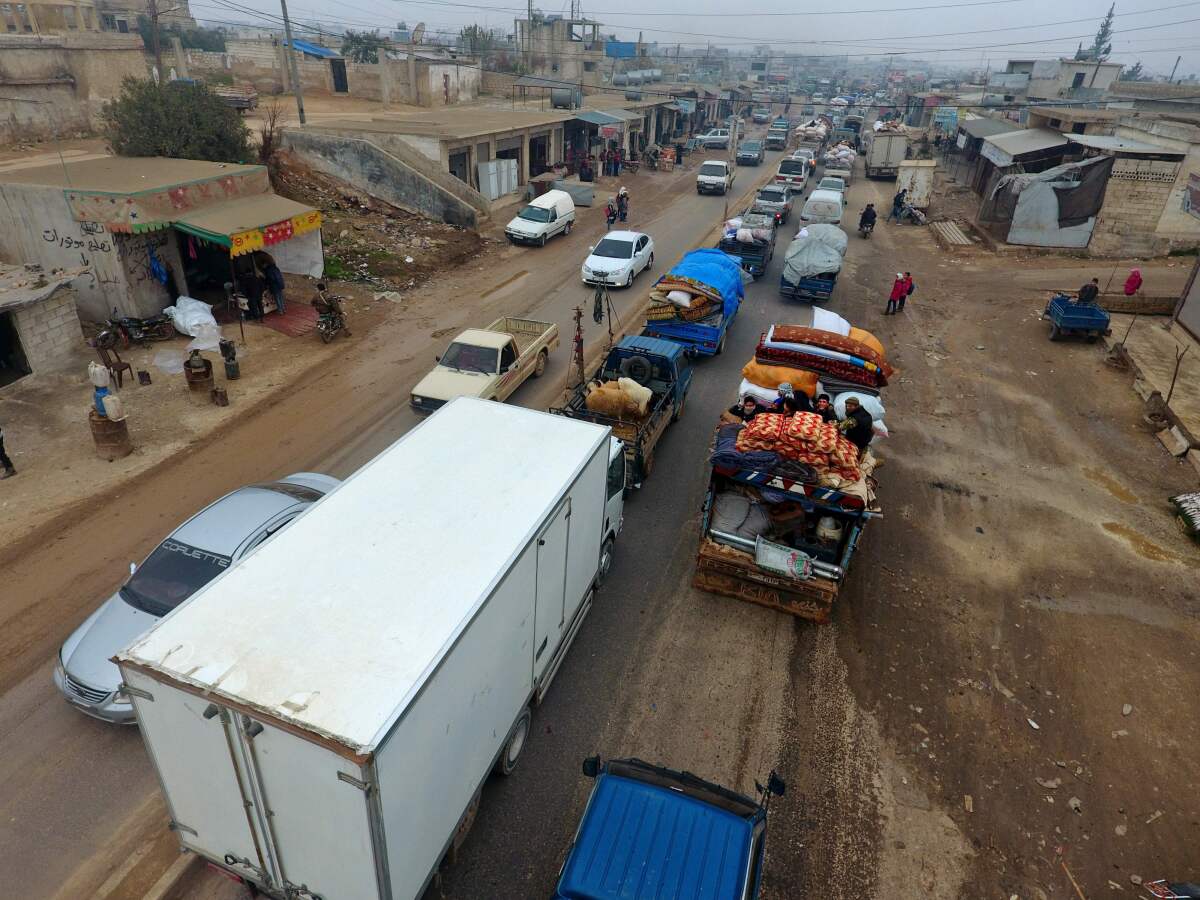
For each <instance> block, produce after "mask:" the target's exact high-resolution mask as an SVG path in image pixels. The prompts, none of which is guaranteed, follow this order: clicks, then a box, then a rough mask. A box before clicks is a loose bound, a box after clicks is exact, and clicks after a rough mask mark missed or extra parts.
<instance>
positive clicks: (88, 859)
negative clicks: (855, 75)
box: [0, 166, 766, 898]
mask: <svg viewBox="0 0 1200 900" xmlns="http://www.w3.org/2000/svg"><path fill="white" fill-rule="evenodd" d="M765 173H766V170H765V169H762V170H758V172H757V173H756V172H755V170H747V171H745V172H743V174H742V176H741V178H740V179H739V181H740V183H739V188H748V187H749V184H750V181H751V178H752V177H753V176H754V175H755V174H763V175H765ZM694 179H695V170H694V166H693V167H692V168H691V169H690V170H684V171H680V172H676V173H674V174H673V175H657V174H643V175H641V176H638V177H635V178H630V179H625V182H626V183H628V184H629V186H630V189H631V192H632V194H633V201H632V204H631V215H630V221H629V223H628V227H630V228H634V229H644V230H646V231H648V232H649V233H651V234H652V235H653V236H654V238H655V243H656V247H657V261H656V266H655V272H661V271H662V270H663V268H664V266H666V265H669V263H670V261H672V260H674V259H677V258H678V257H679V256H680V255H681V254H682V253H683V252H684V251H685V250H687V249H690V248H691V247H693V246H695V244H696V242H697V241H698V240H699V239H700V238H701V237H702V236H703V235H704V234H705V233H706V232H707V231H708V230H709V229H710V228H711V227H712V226H714V225H715V224H716V223H717V222H718V220H719V218H720V216H721V214H722V210H723V209H724V203H723V201H722V200H721V198H714V197H698V196H696V195H695V192H694ZM603 230H604V225H603V221H602V218H601V217H600V212H599V210H598V209H593V210H591V211H590V212H588V213H585V216H584V220H583V222H582V223H581V226H580V227H579V228H577V229H576V230H575V231H574V232H573V234H572V235H571V236H569V237H568V238H563V239H556V240H555V241H554V242H552V243H551V244H549V245H548V246H547V247H546V248H544V249H537V248H516V247H505V248H502V249H500V250H498V251H496V252H494V253H492V254H489V255H487V256H484V257H483V258H481V260H480V261H479V262H478V263H477V264H475V265H472V266H469V267H467V268H465V269H463V270H460V271H458V272H455V273H452V274H451V275H450V276H449V277H447V278H444V279H441V280H439V281H438V282H437V283H436V284H432V283H431V284H430V285H429V286H428V289H427V290H426V291H423V292H422V293H421V294H420V296H419V297H417V298H415V299H414V300H412V301H410V302H409V303H407V304H405V305H404V306H403V308H402V310H401V312H400V313H399V315H398V316H397V317H396V318H395V319H393V320H392V321H390V322H388V323H386V324H385V325H383V326H379V327H376V328H375V329H373V330H372V331H371V332H370V334H369V335H368V336H367V337H365V338H356V339H354V340H351V341H346V342H345V343H342V344H341V345H340V346H341V352H340V354H338V356H337V357H336V358H335V359H334V361H333V362H332V363H331V364H327V365H325V366H322V367H320V368H318V369H314V370H311V371H310V372H308V373H307V374H306V375H304V376H303V377H301V378H300V379H299V380H298V381H297V382H296V383H295V384H294V385H293V386H292V388H291V391H290V392H289V393H288V394H287V395H286V396H284V397H282V398H281V399H279V401H278V402H276V403H273V404H270V405H267V406H265V407H263V408H261V409H259V410H258V411H257V412H256V414H255V415H253V416H251V417H247V418H246V419H244V420H239V421H236V422H234V423H233V424H231V425H230V426H229V427H227V428H225V429H223V430H222V431H218V432H217V433H215V434H214V435H212V436H211V437H210V438H209V439H207V440H206V441H204V442H202V443H200V444H198V445H195V446H193V448H192V449H191V452H188V453H186V454H183V455H180V456H179V457H177V458H175V459H172V460H170V461H168V462H167V463H165V464H163V465H160V466H158V467H156V468H155V469H152V470H151V471H150V472H149V473H147V474H146V475H145V476H142V477H140V478H138V479H136V480H135V481H134V482H133V483H131V484H130V485H129V486H128V487H127V488H126V489H125V490H123V491H121V492H120V494H119V495H118V496H116V497H114V498H112V499H111V500H110V501H109V502H106V503H103V504H93V505H84V506H81V507H80V508H78V510H77V512H76V513H75V514H74V515H73V516H72V517H70V518H69V519H67V520H66V521H63V522H61V523H60V527H59V528H57V529H56V530H55V531H53V533H52V534H51V535H50V537H49V538H44V537H42V536H40V535H39V536H38V539H37V540H27V541H23V542H20V543H18V544H14V545H10V546H9V547H6V548H5V549H4V550H3V551H2V552H0V566H2V567H3V570H4V572H5V577H4V588H5V589H4V591H3V595H2V596H0V634H2V635H3V637H2V638H0V682H2V683H3V684H5V685H12V687H11V688H10V689H9V690H7V691H6V692H5V693H4V695H3V696H0V756H2V757H3V758H4V763H3V764H0V846H2V847H4V848H5V852H4V853H3V854H2V855H0V884H10V883H18V881H16V879H20V883H23V884H25V885H26V890H27V896H29V897H46V896H52V895H54V893H55V891H56V890H58V889H60V888H61V887H62V886H63V885H67V886H68V887H69V890H67V892H66V893H63V894H62V895H61V896H63V897H64V898H65V897H77V896H81V895H82V892H84V891H88V890H92V889H94V888H95V886H96V885H99V884H101V883H102V882H104V881H105V880H106V879H108V878H109V877H110V876H111V874H112V872H113V870H114V866H115V865H116V864H117V862H119V861H123V860H124V859H125V858H126V857H127V856H128V854H130V853H134V852H136V851H137V850H138V849H142V848H150V847H153V848H156V849H154V852H151V850H150V849H146V857H145V860H144V861H143V862H139V863H138V864H137V865H135V866H134V867H133V868H132V869H130V870H129V872H128V873H127V878H126V879H125V880H127V881H128V884H130V885H140V884H141V883H142V882H143V881H144V880H145V876H146V873H147V871H152V870H154V868H155V867H156V866H157V867H158V868H159V869H161V868H162V867H163V863H162V854H161V846H163V845H167V846H169V845H170V844H172V843H173V838H172V837H171V836H170V835H169V834H167V833H165V832H162V831H156V832H154V833H152V835H151V836H150V837H147V836H144V835H143V834H142V833H141V831H140V830H139V829H137V828H135V827H133V826H132V825H128V826H126V827H119V823H124V822H126V821H130V822H132V821H134V820H136V818H137V812H138V811H139V810H144V809H145V808H146V804H147V803H149V802H150V800H151V798H152V797H153V795H154V793H155V788H156V784H155V781H154V778H153V774H152V773H151V771H150V769H149V767H148V765H147V763H146V759H145V754H144V750H143V748H142V744H141V740H140V738H139V736H138V734H137V732H136V730H134V729H125V730H119V729H112V728H107V727H105V726H104V725H102V724H101V723H98V722H94V721H92V720H89V719H87V718H85V717H83V716H81V715H79V714H78V713H76V712H75V711H74V710H72V709H70V708H68V707H67V706H66V704H65V702H64V701H63V700H62V699H61V697H59V696H58V695H57V694H56V693H55V692H54V690H53V688H52V686H51V682H50V661H51V660H52V658H53V655H54V654H55V653H56V652H57V649H58V646H59V644H60V643H61V641H62V640H63V639H64V638H65V637H66V636H67V635H68V634H69V633H70V631H71V630H72V629H73V628H74V627H75V626H76V625H77V624H78V623H79V622H80V621H82V620H83V619H84V618H85V617H86V616H87V615H88V614H89V613H90V612H91V611H92V610H93V609H94V608H95V607H96V605H97V604H98V603H99V602H100V601H101V600H102V599H103V598H105V597H107V596H108V595H109V594H111V593H112V591H113V589H114V587H115V586H116V585H117V584H119V583H120V580H121V578H122V574H123V573H124V572H126V571H127V567H128V564H129V562H130V561H131V560H140V559H141V558H143V557H144V556H145V554H146V553H148V552H149V551H150V550H151V549H152V548H153V547H154V545H155V544H157V542H158V541H159V540H161V539H162V537H163V535H164V534H165V533H166V532H168V531H169V530H170V529H171V528H173V527H174V526H175V525H176V524H177V523H178V522H180V521H182V519H184V518H186V517H187V516H188V515H190V514H191V513H193V512H194V511H195V510H197V509H199V508H201V507H202V506H204V505H205V504H207V503H209V502H211V501H212V500H213V499H215V498H216V497H218V496H220V495H221V494H223V493H225V492H227V491H229V490H232V489H234V488H236V487H238V486H240V485H242V484H246V483H250V482H254V481H260V480H264V479H270V478H275V477H278V476H280V475H284V474H287V473H288V472H292V471H297V470H317V471H324V472H329V473H331V474H334V475H336V476H339V477H345V476H347V475H349V474H351V473H352V472H353V471H354V470H355V469H357V468H358V467H359V466H361V465H362V464H363V463H364V462H366V461H367V460H369V459H370V458H372V457H373V456H374V455H376V454H377V453H378V452H379V451H380V450H382V449H383V448H384V447H386V446H387V445H388V444H390V443H391V442H392V441H394V440H395V439H396V438H398V437H399V436H400V435H402V434H403V433H404V432H405V431H407V430H408V429H409V428H411V427H412V426H413V425H414V424H416V422H417V418H416V416H415V414H414V413H413V412H412V411H411V410H410V408H409V405H408V396H409V391H410V389H411V387H412V385H414V384H415V383H416V382H417V380H418V379H419V378H420V376H421V375H422V374H424V373H425V372H426V371H428V369H429V368H430V366H431V365H432V364H433V357H434V355H435V354H436V353H438V352H440V350H441V349H442V348H444V346H445V344H446V342H447V341H448V340H449V339H450V338H451V337H452V336H453V334H454V333H455V332H457V331H458V330H460V329H462V328H464V327H467V326H469V325H478V324H480V323H486V322H488V321H490V320H491V319H492V318H494V317H496V316H499V315H506V314H508V315H527V316H532V317H535V318H544V319H547V320H549V321H554V322H556V323H558V325H559V327H560V329H561V331H562V336H563V347H562V349H561V350H560V351H559V352H558V353H556V354H555V355H554V356H553V357H552V360H551V363H550V366H549V367H548V369H547V372H546V374H545V375H544V376H543V377H542V378H541V379H539V380H537V381H532V382H529V383H527V384H526V385H525V386H523V387H522V388H521V389H520V390H519V391H518V393H517V395H516V396H515V398H514V401H515V402H518V403H521V404H523V405H527V406H531V407H537V408H542V409H544V408H546V407H548V406H550V405H552V404H553V403H554V402H555V401H556V400H557V399H558V396H559V393H560V391H561V389H562V387H563V385H564V384H565V379H566V376H567V370H568V365H569V354H570V350H569V347H570V337H571V335H572V334H573V327H574V326H573V320H572V310H573V308H574V306H575V305H577V304H583V305H584V306H585V316H584V325H585V347H586V348H587V349H588V350H589V351H590V350H592V349H595V348H598V347H599V346H600V341H601V337H602V335H603V334H604V333H605V328H606V326H605V328H602V327H601V326H598V325H596V324H594V323H593V322H592V319H591V291H590V290H587V289H585V288H584V287H583V286H582V285H581V284H580V283H579V266H580V264H581V263H582V261H583V258H584V257H585V256H586V255H587V246H588V245H589V244H591V243H595V241H596V240H597V239H598V237H599V235H600V234H601V233H602V232H603ZM653 277H655V276H653V275H650V274H646V275H643V276H642V277H641V279H640V280H639V281H638V282H637V285H636V287H635V288H634V289H633V290H632V291H620V292H614V293H613V300H614V304H615V308H616V310H617V314H618V316H619V317H622V318H621V321H624V320H625V319H624V318H623V317H624V316H625V315H626V314H628V315H630V316H631V315H632V311H633V310H634V309H635V308H637V307H638V306H639V305H640V304H641V303H642V302H643V300H644V296H645V291H646V290H648V288H649V285H650V283H651V282H652V280H653ZM43 535H44V532H43ZM46 747H51V748H53V750H52V752H51V753H47V752H46ZM30 773H34V777H32V778H31V777H30ZM160 821H161V820H160ZM114 835H116V836H117V837H118V845H119V846H120V847H123V848H124V850H114V848H113V846H112V840H113V838H114ZM151 838H153V840H151ZM113 890H114V893H113V894H112V896H114V897H121V896H138V894H137V893H136V892H129V891H127V890H125V889H124V888H121V886H120V884H119V883H118V884H116V885H114V886H113Z"/></svg>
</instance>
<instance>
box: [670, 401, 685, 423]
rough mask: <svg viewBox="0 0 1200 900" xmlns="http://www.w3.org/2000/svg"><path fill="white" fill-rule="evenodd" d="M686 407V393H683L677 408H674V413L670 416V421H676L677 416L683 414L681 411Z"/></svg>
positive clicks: (677, 419)
mask: <svg viewBox="0 0 1200 900" xmlns="http://www.w3.org/2000/svg"><path fill="white" fill-rule="evenodd" d="M686 407H687V394H684V395H683V399H682V400H680V401H679V409H677V410H675V412H674V414H673V415H672V416H671V421H672V422H678V421H679V417H680V416H682V415H683V411H684V409H685V408H686Z"/></svg>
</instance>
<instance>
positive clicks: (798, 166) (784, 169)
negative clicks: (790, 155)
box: [779, 159, 806, 175]
mask: <svg viewBox="0 0 1200 900" xmlns="http://www.w3.org/2000/svg"><path fill="white" fill-rule="evenodd" d="M805 168H806V167H805V165H804V160H802V159H785V160H784V161H783V162H781V163H780V164H779V174H780V175H803V174H804V171H805Z"/></svg>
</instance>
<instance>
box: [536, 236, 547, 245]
mask: <svg viewBox="0 0 1200 900" xmlns="http://www.w3.org/2000/svg"><path fill="white" fill-rule="evenodd" d="M538 246H539V247H545V246H546V235H545V234H543V235H542V238H541V240H540V241H538Z"/></svg>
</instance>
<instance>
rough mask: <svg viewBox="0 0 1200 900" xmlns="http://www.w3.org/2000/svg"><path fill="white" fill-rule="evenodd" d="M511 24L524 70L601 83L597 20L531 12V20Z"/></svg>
mask: <svg viewBox="0 0 1200 900" xmlns="http://www.w3.org/2000/svg"><path fill="white" fill-rule="evenodd" d="M513 24H514V28H515V32H514V34H515V35H516V49H517V52H518V53H520V54H521V55H522V58H523V59H526V60H528V67H529V72H528V73H527V74H530V75H540V76H542V77H543V78H556V79H559V80H561V81H570V82H572V83H574V84H583V85H591V86H593V87H596V86H599V85H600V84H602V83H603V81H602V74H603V70H604V61H605V50H604V41H603V40H602V39H601V37H600V23H598V22H593V21H592V20H590V19H565V18H561V17H558V16H539V15H537V14H535V15H534V17H533V20H532V22H531V21H530V20H529V19H517V20H516V21H515V22H514V23H513Z"/></svg>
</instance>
